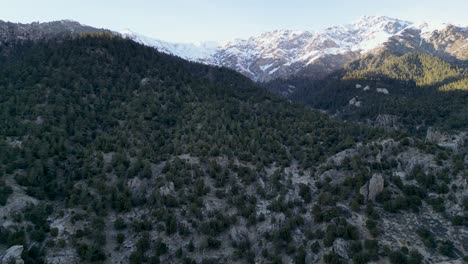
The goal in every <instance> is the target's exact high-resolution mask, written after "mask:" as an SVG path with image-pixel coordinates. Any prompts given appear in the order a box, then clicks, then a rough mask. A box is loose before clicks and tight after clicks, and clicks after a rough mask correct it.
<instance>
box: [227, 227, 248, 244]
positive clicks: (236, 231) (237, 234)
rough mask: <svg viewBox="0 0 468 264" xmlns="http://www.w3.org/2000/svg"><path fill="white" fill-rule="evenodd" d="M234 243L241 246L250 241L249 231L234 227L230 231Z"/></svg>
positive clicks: (244, 228)
mask: <svg viewBox="0 0 468 264" xmlns="http://www.w3.org/2000/svg"><path fill="white" fill-rule="evenodd" d="M229 237H230V238H231V240H232V242H234V243H236V244H239V243H242V242H246V241H248V240H249V231H248V230H247V228H246V227H244V226H234V227H232V228H231V230H230V231H229Z"/></svg>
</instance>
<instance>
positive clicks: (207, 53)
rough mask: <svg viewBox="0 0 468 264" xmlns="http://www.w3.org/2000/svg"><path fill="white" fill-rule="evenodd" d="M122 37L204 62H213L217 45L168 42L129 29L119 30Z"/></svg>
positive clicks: (213, 43)
mask: <svg viewBox="0 0 468 264" xmlns="http://www.w3.org/2000/svg"><path fill="white" fill-rule="evenodd" d="M119 33H120V34H121V35H122V36H123V37H126V38H129V39H132V40H134V41H136V42H138V43H141V44H143V45H146V46H150V47H154V48H156V49H158V50H159V51H161V52H164V53H169V54H172V55H176V56H178V57H181V58H183V59H186V60H191V61H198V62H206V63H208V64H213V63H214V62H213V61H212V60H211V58H213V56H214V54H215V53H216V52H217V50H218V48H219V45H218V43H216V42H203V43H199V44H193V43H170V42H166V41H162V40H159V39H154V38H150V37H146V36H144V35H141V34H138V33H136V32H133V31H131V30H129V29H126V30H124V31H121V32H119Z"/></svg>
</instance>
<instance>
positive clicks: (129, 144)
mask: <svg viewBox="0 0 468 264" xmlns="http://www.w3.org/2000/svg"><path fill="white" fill-rule="evenodd" d="M415 89H416V88H415ZM460 100H462V99H460ZM465 102H466V101H465ZM418 111H421V112H424V111H425V109H422V108H420V109H419V110H418ZM461 118H466V116H465V117H461ZM436 119H437V118H436ZM437 120H438V119H437ZM462 120H463V119H462ZM434 122H436V121H434ZM0 153H1V155H0V216H1V217H0V252H2V251H3V250H7V249H12V248H13V247H16V248H21V249H22V250H23V251H22V255H21V258H22V260H24V262H25V263H44V262H45V263H129V262H130V263H316V262H320V261H323V262H325V263H349V262H351V261H352V262H353V263H367V262H370V261H383V260H388V261H391V263H422V261H423V260H427V261H436V262H437V261H457V260H458V261H461V260H462V259H463V258H465V260H466V257H465V256H466V250H467V249H466V247H465V244H464V243H465V241H464V240H463V239H464V238H466V235H467V231H466V226H467V218H468V217H467V210H468V200H467V199H466V197H464V196H463V190H464V189H465V188H466V178H467V175H468V171H467V170H466V165H467V164H466V160H464V157H463V156H462V155H460V154H459V153H455V152H452V151H451V150H448V149H444V148H441V147H438V146H437V145H434V144H432V143H429V142H425V141H423V140H419V139H417V138H412V137H410V136H409V135H408V134H406V133H404V132H399V131H386V132H385V131H384V130H383V129H374V128H369V127H365V126H361V125H356V124H353V123H347V122H341V121H338V120H334V119H331V118H329V117H328V116H326V115H324V114H321V113H318V112H316V111H313V110H310V109H307V108H305V107H303V106H300V105H297V104H294V103H290V102H288V101H286V100H284V99H282V98H279V97H277V96H275V95H271V94H270V93H268V92H266V91H265V90H263V89H261V88H260V87H258V86H257V85H255V84H254V83H253V82H252V81H250V80H249V79H247V78H245V77H243V76H241V75H240V74H238V73H235V72H233V71H232V70H228V69H225V68H217V67H210V66H206V65H201V64H196V63H190V62H187V61H184V60H182V59H178V58H176V57H172V56H169V55H165V54H161V53H158V52H157V51H155V50H154V49H152V48H149V47H144V46H142V45H139V44H137V43H135V42H132V41H130V40H125V39H122V38H119V37H116V36H113V35H108V34H82V35H80V36H79V37H73V38H62V39H51V40H48V41H42V42H35V43H33V42H28V41H26V42H17V43H7V44H4V45H0ZM389 219H391V220H392V221H389ZM440 226H443V227H444V228H445V230H444V231H441V230H440ZM3 257H4V256H0V259H1V260H2V261H3V260H4V259H2V258H3ZM5 261H6V260H5Z"/></svg>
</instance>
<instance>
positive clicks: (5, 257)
mask: <svg viewBox="0 0 468 264" xmlns="http://www.w3.org/2000/svg"><path fill="white" fill-rule="evenodd" d="M22 253H23V246H20V245H16V246H12V247H10V248H9V249H7V250H6V251H5V252H4V253H3V254H2V255H0V264H9V263H16V264H23V263H24V261H23V259H22V258H21V254H22ZM13 260H14V261H15V262H12V261H13Z"/></svg>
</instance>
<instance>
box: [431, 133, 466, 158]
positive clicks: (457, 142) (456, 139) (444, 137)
mask: <svg viewBox="0 0 468 264" xmlns="http://www.w3.org/2000/svg"><path fill="white" fill-rule="evenodd" d="M466 138H467V132H461V133H459V134H453V135H450V134H447V133H444V132H441V131H438V130H436V129H434V128H432V127H430V128H428V129H427V134H426V140H427V141H429V142H432V143H436V144H437V145H439V146H441V147H445V148H449V149H452V150H453V151H457V152H458V151H460V149H461V148H462V147H463V146H464V143H465V140H466Z"/></svg>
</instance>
